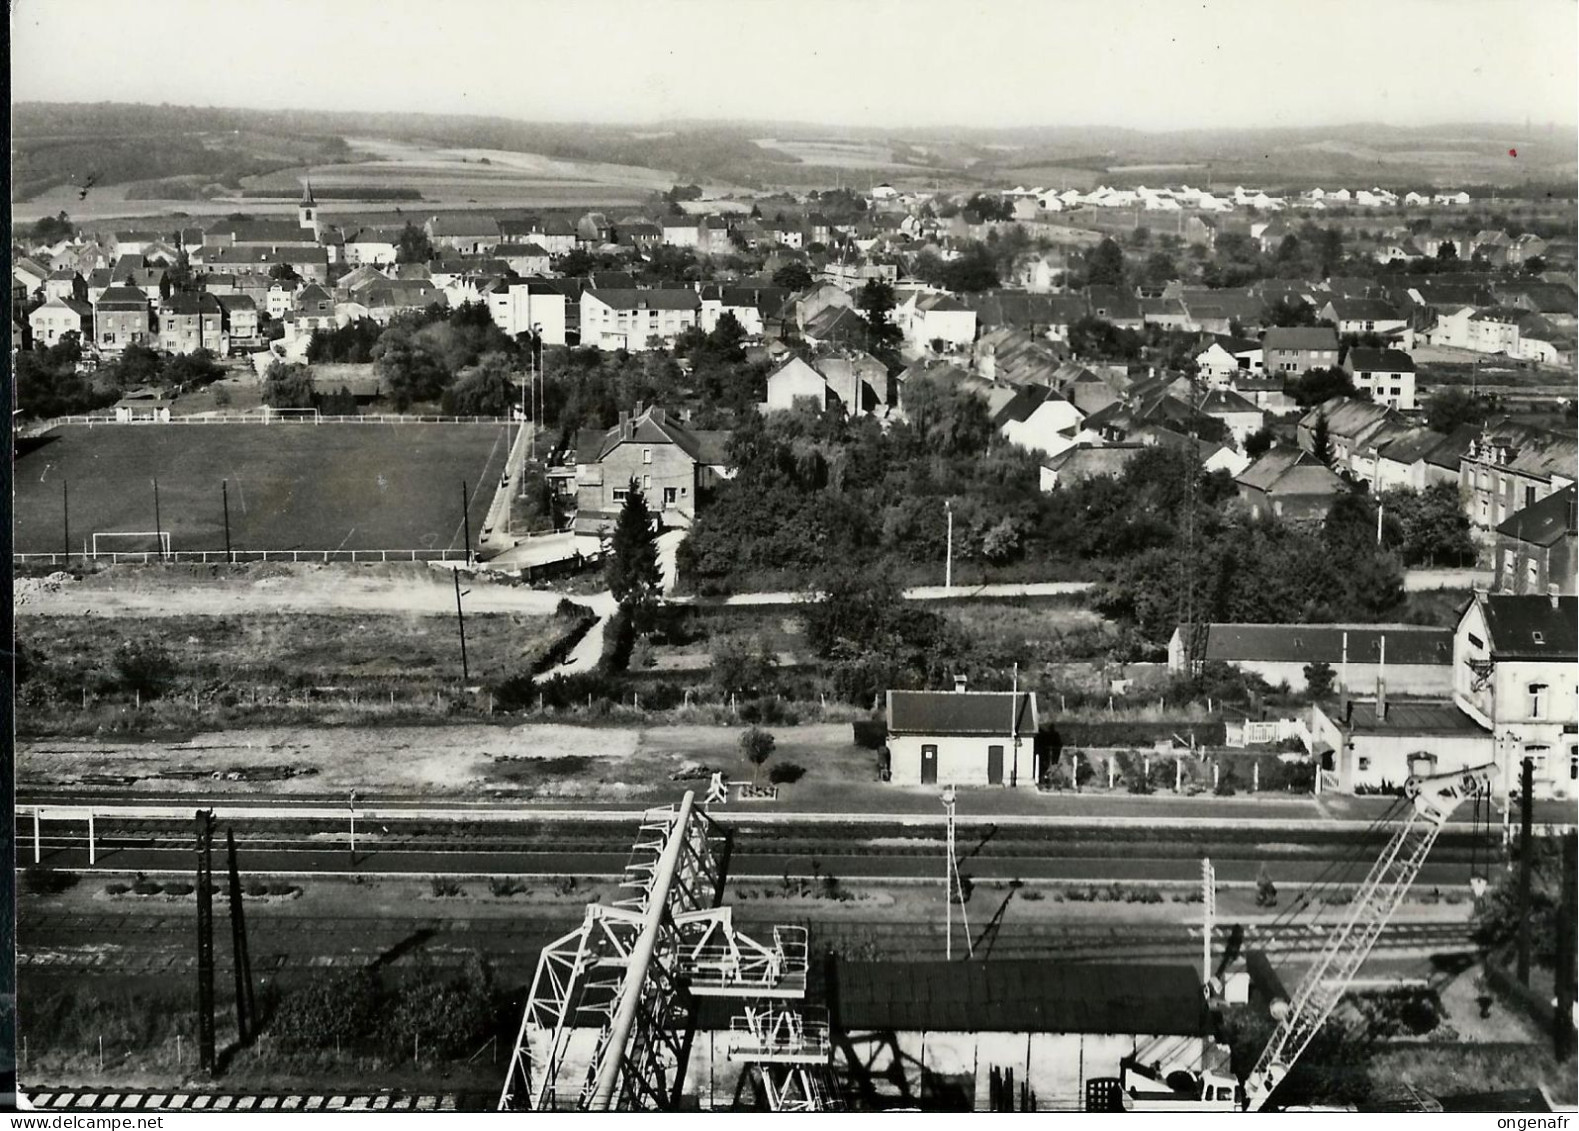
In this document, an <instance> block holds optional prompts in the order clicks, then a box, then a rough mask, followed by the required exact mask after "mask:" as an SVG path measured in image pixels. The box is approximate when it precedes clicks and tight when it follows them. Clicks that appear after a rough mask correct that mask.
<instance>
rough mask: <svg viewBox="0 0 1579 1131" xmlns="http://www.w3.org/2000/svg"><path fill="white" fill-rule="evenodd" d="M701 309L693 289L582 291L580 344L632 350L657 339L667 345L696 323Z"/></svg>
mask: <svg viewBox="0 0 1579 1131" xmlns="http://www.w3.org/2000/svg"><path fill="white" fill-rule="evenodd" d="M701 309H702V300H701V297H700V296H698V295H697V293H696V292H695V291H692V290H683V289H678V288H674V289H665V290H627V289H618V290H613V289H610V290H593V289H588V290H585V291H582V292H581V344H582V345H584V346H595V347H596V348H598V349H601V350H619V349H623V350H630V351H631V352H632V353H636V352H640V351H642V350H646V349H648V348H650V343H652V342H655V341H656V342H659V343H661V344H662V345H665V346H669V345H673V344H674V339H675V338H676V336H678V335H679V334H680V332H681V331H683V330H687V329H689V328H691V327H692V326H695V325H696V324H697V319H698V318H699V316H700V313H701Z"/></svg>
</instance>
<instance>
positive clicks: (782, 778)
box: [768, 762, 806, 785]
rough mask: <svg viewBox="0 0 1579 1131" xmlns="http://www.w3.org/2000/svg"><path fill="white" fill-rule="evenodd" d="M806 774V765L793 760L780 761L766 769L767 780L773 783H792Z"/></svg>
mask: <svg viewBox="0 0 1579 1131" xmlns="http://www.w3.org/2000/svg"><path fill="white" fill-rule="evenodd" d="M805 776H806V767H805V766H801V765H798V764H797V763H795V762H780V763H779V764H778V765H776V766H774V767H773V768H772V769H771V770H769V771H768V781H770V782H772V783H773V784H774V785H793V784H794V783H795V782H798V781H800V779H801V778H803V777H805Z"/></svg>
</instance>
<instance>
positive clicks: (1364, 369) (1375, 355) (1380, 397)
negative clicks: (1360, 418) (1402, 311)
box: [1343, 346, 1415, 412]
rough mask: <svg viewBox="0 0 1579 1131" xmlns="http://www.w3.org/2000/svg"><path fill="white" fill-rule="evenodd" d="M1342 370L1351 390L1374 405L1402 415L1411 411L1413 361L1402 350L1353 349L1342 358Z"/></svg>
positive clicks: (1413, 374) (1413, 396) (1413, 382)
mask: <svg viewBox="0 0 1579 1131" xmlns="http://www.w3.org/2000/svg"><path fill="white" fill-rule="evenodd" d="M1343 369H1344V370H1345V372H1347V373H1348V374H1349V376H1350V377H1352V378H1353V379H1354V387H1355V388H1356V389H1358V390H1359V391H1360V392H1362V393H1364V394H1365V395H1366V396H1368V397H1370V398H1371V400H1373V401H1375V402H1376V403H1377V404H1379V405H1386V406H1387V407H1388V408H1396V409H1402V410H1403V411H1405V412H1410V411H1413V409H1414V408H1415V362H1414V358H1412V357H1410V356H1409V355H1408V354H1407V353H1405V352H1404V351H1403V350H1390V349H1380V350H1379V349H1370V348H1367V347H1365V346H1355V347H1354V348H1352V349H1351V350H1349V352H1348V355H1347V356H1346V357H1345V358H1344V359H1343Z"/></svg>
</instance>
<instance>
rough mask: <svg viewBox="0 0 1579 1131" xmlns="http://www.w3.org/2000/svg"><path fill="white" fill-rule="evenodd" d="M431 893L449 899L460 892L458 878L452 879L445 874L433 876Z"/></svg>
mask: <svg viewBox="0 0 1579 1131" xmlns="http://www.w3.org/2000/svg"><path fill="white" fill-rule="evenodd" d="M432 888H433V894H434V895H436V896H438V897H439V898H440V899H450V898H452V897H454V896H457V895H460V894H461V890H462V889H461V885H460V881H459V880H452V879H449V878H447V877H445V876H434V877H433V881H432Z"/></svg>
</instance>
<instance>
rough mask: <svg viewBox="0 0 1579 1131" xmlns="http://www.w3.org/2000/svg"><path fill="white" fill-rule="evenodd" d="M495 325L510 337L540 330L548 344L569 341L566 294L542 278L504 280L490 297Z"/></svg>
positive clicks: (489, 293) (490, 309)
mask: <svg viewBox="0 0 1579 1131" xmlns="http://www.w3.org/2000/svg"><path fill="white" fill-rule="evenodd" d="M486 299H487V302H488V311H489V313H490V314H492V316H493V322H494V325H495V326H497V327H499V329H500V330H502V331H504V333H505V334H507V335H508V336H510V337H512V338H513V337H515V336H516V335H517V334H528V333H532V332H533V329H534V327H535V328H536V332H537V333H539V334H541V335H542V341H543V344H544V345H548V346H562V345H564V344H565V329H566V327H565V296H564V294H563V293H561V292H560V291H559V290H557V289H556V288H555V287H553V286H550V285H549V284H548V283H547V282H546V281H544V280H541V279H524V280H522V279H504V280H501V281H499V282H497V283H495V284H494V285H493V288H492V289H491V290H490V291H489V292H488V294H487V296H486Z"/></svg>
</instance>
